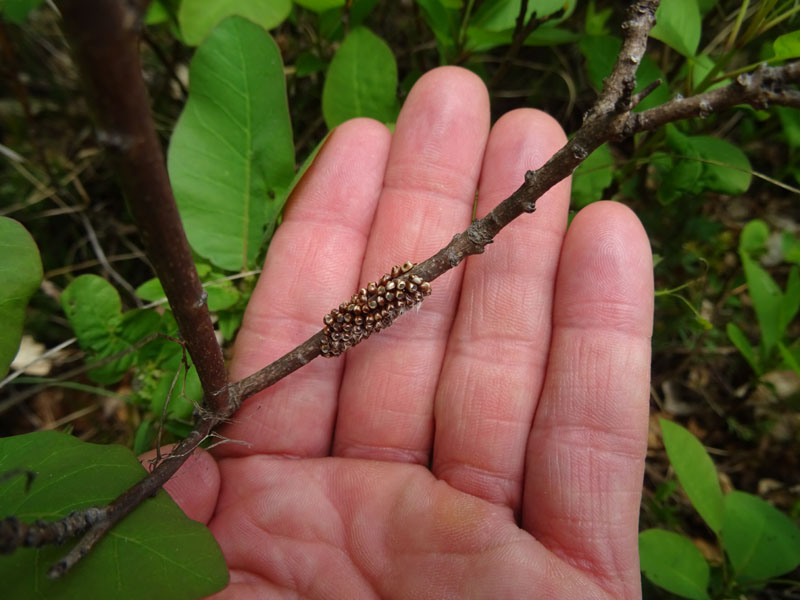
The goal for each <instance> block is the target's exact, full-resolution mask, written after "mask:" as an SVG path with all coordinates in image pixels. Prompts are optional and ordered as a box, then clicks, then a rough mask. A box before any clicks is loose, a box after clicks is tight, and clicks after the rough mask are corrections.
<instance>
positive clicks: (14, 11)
mask: <svg viewBox="0 0 800 600" xmlns="http://www.w3.org/2000/svg"><path fill="white" fill-rule="evenodd" d="M43 3H44V0H3V1H2V2H0V14H2V15H3V18H4V19H5V20H6V21H11V22H12V23H15V24H16V25H22V24H23V23H24V22H25V19H27V18H28V13H30V12H31V11H32V10H33V9H34V8H36V7H38V6H39V5H40V4H43Z"/></svg>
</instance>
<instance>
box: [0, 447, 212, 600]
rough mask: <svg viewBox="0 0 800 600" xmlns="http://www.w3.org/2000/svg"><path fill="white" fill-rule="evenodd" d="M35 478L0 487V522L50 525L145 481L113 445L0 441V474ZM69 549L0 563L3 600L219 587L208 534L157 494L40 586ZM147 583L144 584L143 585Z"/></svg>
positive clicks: (151, 594) (172, 596)
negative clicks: (23, 472)
mask: <svg viewBox="0 0 800 600" xmlns="http://www.w3.org/2000/svg"><path fill="white" fill-rule="evenodd" d="M12 469H24V470H29V471H34V472H35V473H36V478H35V479H34V480H33V483H32V485H31V487H30V490H29V491H27V492H26V491H25V478H24V477H12V478H9V479H7V480H5V481H3V482H0V515H2V516H7V515H14V516H16V517H18V518H20V519H22V520H23V521H26V522H31V521H34V520H36V519H45V520H54V519H58V518H60V517H63V516H65V515H67V514H69V513H70V512H71V511H73V510H76V509H78V508H84V507H87V506H93V505H104V504H108V502H109V501H111V500H113V499H114V498H116V497H117V496H118V495H119V494H120V493H122V492H123V491H125V490H126V489H127V488H128V487H130V486H131V485H133V484H134V483H136V482H137V481H139V480H140V479H141V478H142V477H144V475H145V470H144V469H143V468H142V466H141V465H140V464H139V461H138V460H137V459H136V457H135V456H134V455H133V453H132V452H131V451H130V450H128V449H127V448H123V447H122V446H101V445H97V444H87V443H85V442H81V441H79V440H77V439H75V438H73V437H72V436H69V435H65V434H63V433H57V432H54V431H44V432H38V433H30V434H27V435H20V436H14V437H8V438H3V439H0V473H5V472H9V471H10V470H12ZM69 547H70V545H64V546H46V547H44V548H39V549H33V548H26V549H22V550H18V551H16V552H15V553H14V554H11V555H8V556H2V557H0V578H2V581H3V595H4V597H6V598H15V599H25V598H48V599H50V600H66V599H73V598H74V599H75V600H79V599H85V598H115V599H117V600H126V599H130V600H138V599H140V598H142V597H145V595H144V592H145V591H146V597H147V598H148V599H152V600H156V599H163V600H181V599H185V600H190V599H192V598H198V597H200V596H205V595H208V594H211V593H213V592H215V591H217V590H219V589H221V588H222V587H224V586H225V584H226V582H227V579H228V575H227V567H226V565H225V561H224V559H223V557H222V553H221V551H220V549H219V546H217V543H216V541H215V540H214V538H213V536H212V535H211V533H210V532H209V531H208V529H207V528H206V527H205V526H204V525H202V524H200V523H197V522H195V521H192V520H191V519H189V518H188V517H186V516H185V515H184V514H183V513H182V512H181V510H180V508H178V506H177V505H176V504H175V503H174V502H173V501H172V499H171V498H170V497H169V496H168V495H167V493H166V492H164V491H160V492H159V493H158V494H157V495H156V496H155V497H154V498H151V499H148V500H145V501H144V502H143V503H142V505H141V506H139V507H138V508H137V509H136V510H134V511H133V512H132V513H131V514H130V515H129V516H128V517H126V518H125V519H124V520H122V521H121V522H120V523H119V524H117V525H116V526H115V527H114V528H113V529H112V530H111V531H110V532H109V533H108V535H106V537H104V538H103V539H102V540H101V541H100V542H99V543H98V544H97V546H96V547H95V548H94V549H93V550H92V551H91V552H90V553H89V554H88V555H87V556H86V557H85V558H84V559H83V560H81V561H80V562H79V563H78V564H77V565H76V566H75V567H74V568H73V569H72V570H71V571H70V572H69V573H67V574H66V575H65V576H64V577H63V578H61V579H58V580H50V579H47V577H46V576H45V573H46V572H47V569H48V568H49V567H50V566H51V565H52V564H53V563H55V562H56V561H57V560H59V559H60V558H61V557H62V556H64V554H65V553H66V552H67V551H68V550H69ZM143 578H146V579H143Z"/></svg>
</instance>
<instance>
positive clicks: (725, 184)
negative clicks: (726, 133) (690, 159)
mask: <svg viewBox="0 0 800 600" xmlns="http://www.w3.org/2000/svg"><path fill="white" fill-rule="evenodd" d="M689 139H690V141H691V144H692V146H694V149H695V150H696V151H697V153H698V154H699V155H700V157H701V158H702V159H703V160H705V161H706V162H704V163H703V174H702V175H701V177H700V181H701V183H702V184H703V186H704V187H705V188H706V189H708V190H711V191H714V192H719V193H721V194H743V193H744V192H746V191H747V189H748V188H749V187H750V181H751V179H752V175H751V173H752V167H751V166H750V161H749V160H748V159H747V156H745V154H744V152H742V151H741V150H739V148H737V147H736V146H734V145H733V144H731V143H730V142H726V141H725V140H721V139H719V138H715V137H712V136H709V135H701V136H694V137H691V138H689Z"/></svg>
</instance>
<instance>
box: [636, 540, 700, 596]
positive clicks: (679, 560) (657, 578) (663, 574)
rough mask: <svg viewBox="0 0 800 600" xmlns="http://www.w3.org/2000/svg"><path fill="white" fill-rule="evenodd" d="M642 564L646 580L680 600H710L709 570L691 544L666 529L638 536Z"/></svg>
mask: <svg viewBox="0 0 800 600" xmlns="http://www.w3.org/2000/svg"><path fill="white" fill-rule="evenodd" d="M639 560H640V564H641V568H642V572H643V573H644V575H645V577H647V578H648V579H649V580H650V581H652V582H653V583H655V584H656V585H657V586H659V587H662V588H664V589H665V590H668V591H670V592H672V593H673V594H677V595H678V596H680V597H681V598H692V599H693V600H708V598H709V596H708V591H707V589H708V580H709V568H708V563H707V562H706V559H705V558H703V555H702V554H701V553H700V550H698V549H697V547H695V545H694V544H692V542H691V540H689V539H687V538H685V537H683V536H682V535H678V534H677V533H673V532H671V531H664V530H663V529H648V530H646V531H643V532H641V533H640V534H639Z"/></svg>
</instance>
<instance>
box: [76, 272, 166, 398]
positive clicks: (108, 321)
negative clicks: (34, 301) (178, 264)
mask: <svg viewBox="0 0 800 600" xmlns="http://www.w3.org/2000/svg"><path fill="white" fill-rule="evenodd" d="M61 306H62V308H63V309H64V314H66V316H67V319H68V320H69V322H70V325H72V329H73V331H74V332H75V336H76V337H77V338H78V343H79V344H80V346H81V348H83V349H84V350H85V351H86V352H87V354H89V357H90V358H89V360H90V361H94V360H98V359H103V358H107V357H109V356H112V355H115V354H119V353H123V352H125V351H128V352H127V353H126V354H123V355H122V356H120V357H119V358H117V359H116V360H114V361H112V362H110V363H108V364H105V365H102V366H100V367H97V368H95V369H92V370H91V371H89V377H90V378H91V379H92V380H94V381H96V382H98V383H103V384H111V383H115V382H117V381H119V380H120V379H121V378H122V376H123V375H124V374H125V372H126V371H127V370H128V369H130V368H131V366H133V364H134V363H135V362H136V361H137V354H138V353H137V352H134V351H131V346H133V345H134V344H136V343H137V342H139V341H140V340H142V339H144V338H145V337H147V336H148V335H150V334H151V333H155V332H157V331H159V329H160V327H161V317H160V316H159V314H158V313H157V312H156V311H154V310H130V311H128V312H126V313H125V314H123V313H122V312H121V310H122V303H121V302H120V298H119V294H118V293H117V290H116V289H114V286H112V285H111V284H110V283H108V282H107V281H106V280H105V279H103V278H102V277H98V276H97V275H81V276H80V277H78V278H76V279H75V280H73V281H72V282H71V283H70V284H69V285H68V286H67V287H66V289H65V290H64V292H63V293H62V294H61ZM141 350H142V349H140V351H141Z"/></svg>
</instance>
